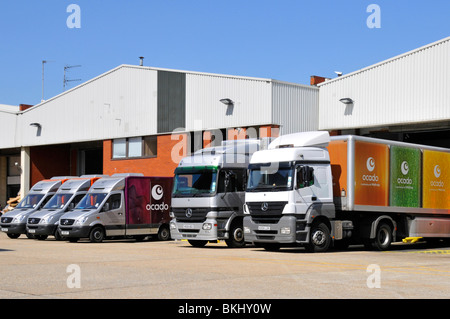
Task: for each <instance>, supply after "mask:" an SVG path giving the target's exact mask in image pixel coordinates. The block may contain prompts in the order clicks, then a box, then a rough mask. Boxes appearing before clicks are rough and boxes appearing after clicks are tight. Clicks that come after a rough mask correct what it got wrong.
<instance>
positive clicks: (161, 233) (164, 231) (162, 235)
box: [158, 225, 170, 241]
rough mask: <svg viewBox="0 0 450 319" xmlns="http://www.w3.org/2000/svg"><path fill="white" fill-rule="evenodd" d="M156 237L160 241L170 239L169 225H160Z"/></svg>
mask: <svg viewBox="0 0 450 319" xmlns="http://www.w3.org/2000/svg"><path fill="white" fill-rule="evenodd" d="M158 239H159V240H162V241H166V240H169V239H170V230H169V226H167V225H161V227H159V230H158Z"/></svg>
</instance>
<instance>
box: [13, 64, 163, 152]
mask: <svg viewBox="0 0 450 319" xmlns="http://www.w3.org/2000/svg"><path fill="white" fill-rule="evenodd" d="M156 108H157V71H155V70H150V69H145V68H135V67H132V66H120V67H118V68H116V69H113V70H111V71H109V72H107V73H105V74H103V75H101V76H99V77H97V78H95V79H93V80H90V81H88V82H86V83H84V84H82V85H80V86H78V87H76V88H74V89H72V90H70V91H67V92H65V93H63V94H60V95H58V96H56V97H55V98H52V99H50V100H48V101H46V102H44V103H41V104H39V105H37V106H35V107H33V108H30V109H28V110H26V111H24V112H23V113H22V114H20V115H19V119H20V127H21V128H22V130H23V132H22V137H21V144H22V146H31V145H45V144H57V143H71V142H78V141H90V140H102V139H109V138H115V137H129V136H142V135H151V134H156V116H155V114H156ZM33 122H37V123H40V124H41V127H42V129H41V132H40V134H38V132H37V129H36V128H35V127H31V126H30V125H29V123H33Z"/></svg>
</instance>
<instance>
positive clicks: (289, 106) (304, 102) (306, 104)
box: [272, 81, 319, 134]
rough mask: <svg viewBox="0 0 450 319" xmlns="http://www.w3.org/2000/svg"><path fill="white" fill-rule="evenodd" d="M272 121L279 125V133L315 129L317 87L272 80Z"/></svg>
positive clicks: (317, 112)
mask: <svg viewBox="0 0 450 319" xmlns="http://www.w3.org/2000/svg"><path fill="white" fill-rule="evenodd" d="M272 104H273V107H272V117H273V123H274V124H279V125H281V130H280V134H290V133H296V132H305V131H315V130H317V129H318V127H319V120H318V114H319V89H318V88H317V87H312V86H306V85H295V84H291V83H283V82H279V81H273V86H272Z"/></svg>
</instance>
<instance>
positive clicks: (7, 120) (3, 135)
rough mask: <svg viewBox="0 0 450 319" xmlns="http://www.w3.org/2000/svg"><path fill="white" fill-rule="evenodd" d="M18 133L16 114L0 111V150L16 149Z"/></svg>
mask: <svg viewBox="0 0 450 319" xmlns="http://www.w3.org/2000/svg"><path fill="white" fill-rule="evenodd" d="M18 131H19V127H18V116H17V114H16V113H11V112H5V111H0V149H2V148H13V147H17V144H18V140H17V132H18Z"/></svg>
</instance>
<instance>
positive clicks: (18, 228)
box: [0, 176, 75, 239]
mask: <svg viewBox="0 0 450 319" xmlns="http://www.w3.org/2000/svg"><path fill="white" fill-rule="evenodd" d="M74 177H75V176H64V177H63V176H55V177H52V178H51V179H46V180H42V181H40V182H37V183H36V184H35V185H34V186H33V187H32V188H31V189H30V191H29V193H28V195H27V196H25V198H24V199H22V200H21V201H20V203H19V204H18V205H17V206H16V207H15V208H14V209H13V210H12V211H9V212H7V213H6V214H3V215H2V217H1V219H0V227H1V228H0V229H1V231H2V232H5V233H6V234H7V235H8V237H9V238H13V239H14V238H18V237H19V236H20V235H21V234H26V236H27V237H28V238H30V239H31V238H34V235H33V234H30V233H28V232H27V229H26V225H27V218H28V217H29V216H30V215H31V214H33V213H35V212H36V211H39V210H40V209H41V208H42V207H43V206H44V205H45V204H46V203H47V202H48V201H49V200H50V199H51V198H52V196H53V195H54V194H55V193H56V191H57V190H58V188H59V187H61V185H62V184H64V182H66V181H67V180H68V179H70V178H74Z"/></svg>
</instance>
